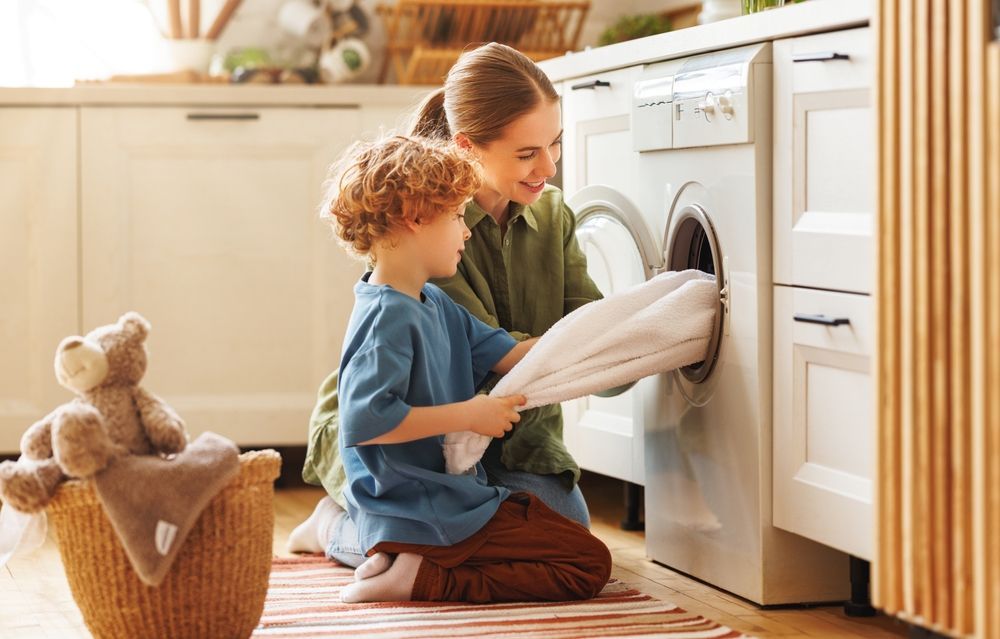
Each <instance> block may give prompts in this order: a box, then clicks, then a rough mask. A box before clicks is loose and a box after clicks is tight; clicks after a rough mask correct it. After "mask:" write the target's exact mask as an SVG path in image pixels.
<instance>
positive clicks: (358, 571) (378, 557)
mask: <svg viewBox="0 0 1000 639" xmlns="http://www.w3.org/2000/svg"><path fill="white" fill-rule="evenodd" d="M390 566H392V557H390V556H389V555H387V554H386V553H384V552H377V553H375V554H374V555H372V556H371V557H368V558H367V559H365V563H363V564H361V565H360V566H358V567H357V568H355V569H354V581H361V580H362V579H370V578H372V577H374V576H375V575H381V574H382V573H383V572H385V571H386V570H389V567H390Z"/></svg>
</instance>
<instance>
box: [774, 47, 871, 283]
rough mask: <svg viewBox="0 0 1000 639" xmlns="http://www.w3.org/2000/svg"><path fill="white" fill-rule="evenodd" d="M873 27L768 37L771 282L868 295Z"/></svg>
mask: <svg viewBox="0 0 1000 639" xmlns="http://www.w3.org/2000/svg"><path fill="white" fill-rule="evenodd" d="M872 37H873V36H872V33H871V31H870V30H869V29H867V28H865V29H853V30H849V31H838V32H834V33H825V34H821V35H815V36H808V37H802V38H792V39H788V40H781V41H778V42H775V43H774V91H775V94H774V97H775V99H774V281H775V282H776V283H779V284H788V285H798V286H810V287H815V288H824V289H831V290H843V291H854V292H860V293H869V292H871V290H872V282H873V274H874V263H875V262H874V259H875V258H874V252H873V240H872V235H873V231H874V210H875V191H874V184H875V177H874V171H875V130H874V112H873V110H872V101H871V100H872V98H871V86H872V82H873V69H874V65H873V61H872V51H873V48H874V43H873V42H872Z"/></svg>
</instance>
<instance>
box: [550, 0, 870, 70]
mask: <svg viewBox="0 0 1000 639" xmlns="http://www.w3.org/2000/svg"><path fill="white" fill-rule="evenodd" d="M873 4H874V3H873V2H872V0H808V1H807V2H802V3H799V4H793V5H787V6H784V7H781V8H780V9H772V10H770V11H764V12H761V13H755V14H751V15H747V16H740V17H738V18H730V19H729V20H720V21H719V22H712V23H709V24H703V25H698V26H695V27H688V28H686V29H679V30H677V31H669V32H667V33H661V34H660V35H655V36H649V37H647V38H640V39H638V40H630V41H628V42H621V43H619V44H612V45H609V46H605V47H599V48H595V49H588V50H586V51H581V52H579V53H568V54H566V55H564V56H561V57H559V58H552V59H550V60H545V61H543V62H541V63H540V66H541V67H542V69H544V70H545V73H547V74H548V76H549V78H551V79H552V80H553V81H554V82H557V81H559V80H565V79H568V78H576V77H580V76H585V75H590V74H592V73H600V72H602V71H610V70H611V69H620V68H623V67H628V66H633V65H636V64H645V63H647V62H656V61H659V60H669V59H671V58H679V57H682V56H688V55H694V54H697V53H705V52H708V51H717V50H720V49H728V48H731V47H739V46H743V45H746V44H754V43H756V42H766V41H769V40H776V39H779V38H787V37H792V36H799V35H806V34H810V33H820V32H823V31H834V30H837V29H847V28H850V27H860V26H864V25H866V24H868V22H869V20H870V19H871V17H872V14H873Z"/></svg>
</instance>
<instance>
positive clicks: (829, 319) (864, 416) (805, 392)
mask: <svg viewBox="0 0 1000 639" xmlns="http://www.w3.org/2000/svg"><path fill="white" fill-rule="evenodd" d="M872 37H873V35H872V33H871V31H870V29H867V28H864V29H852V30H847V31H838V32H832V33H824V34H819V35H814V36H806V37H801V38H791V39H786V40H780V41H777V42H775V43H774V91H775V93H774V103H775V108H774V228H773V232H774V247H773V252H774V282H775V287H774V289H775V290H774V406H773V411H774V435H773V454H774V465H773V478H772V480H773V495H774V510H773V521H774V525H775V526H777V527H779V528H783V529H785V530H788V531H791V532H794V533H797V534H800V535H803V536H805V537H807V538H809V539H813V540H815V541H819V542H821V543H824V544H826V545H828V546H831V547H833V548H837V549H839V550H842V551H844V552H847V553H849V554H851V555H854V556H856V557H860V558H863V559H871V558H872V555H873V546H874V540H875V532H874V523H873V513H874V510H873V502H872V499H873V481H874V470H875V454H874V451H875V419H874V408H875V406H874V381H873V379H872V377H871V372H870V368H871V354H872V353H873V352H874V345H873V340H874V329H873V326H874V310H873V307H874V305H873V303H872V300H871V297H870V296H869V293H870V292H871V291H872V285H873V282H874V280H875V262H874V241H873V223H874V222H873V220H874V210H875V195H874V162H875V153H876V147H875V138H874V113H873V111H872V107H871V87H872V74H873V69H874V64H873V60H872V50H873V44H874V43H873V42H872Z"/></svg>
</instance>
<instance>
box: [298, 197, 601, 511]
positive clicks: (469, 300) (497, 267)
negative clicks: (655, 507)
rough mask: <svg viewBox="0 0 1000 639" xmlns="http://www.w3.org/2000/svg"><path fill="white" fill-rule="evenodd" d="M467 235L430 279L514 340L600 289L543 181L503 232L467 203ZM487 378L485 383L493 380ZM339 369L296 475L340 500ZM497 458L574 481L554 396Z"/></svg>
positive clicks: (563, 209) (324, 389) (559, 202)
mask: <svg viewBox="0 0 1000 639" xmlns="http://www.w3.org/2000/svg"><path fill="white" fill-rule="evenodd" d="M465 223H466V224H467V225H468V226H469V229H470V230H471V231H472V237H470V238H469V241H468V242H466V245H465V253H464V254H463V255H462V261H461V262H460V263H459V265H458V272H457V273H456V274H455V275H454V276H453V277H451V278H448V279H446V280H437V281H434V282H433V283H434V284H436V285H438V286H440V287H441V288H442V289H443V290H444V291H445V292H446V293H447V294H448V295H449V296H450V297H451V298H452V299H453V300H455V301H456V302H457V303H459V304H461V305H462V306H464V307H465V308H466V309H468V310H469V312H471V313H472V314H473V315H475V316H476V317H478V318H479V319H481V320H482V321H483V322H485V323H487V324H489V325H490V326H493V327H502V328H504V329H506V330H507V331H508V332H510V334H511V335H512V336H513V337H514V338H515V339H518V340H524V339H527V338H528V337H536V336H539V335H541V334H542V333H544V332H545V331H547V330H548V329H549V328H550V327H551V326H552V325H553V324H555V323H556V322H557V321H559V320H560V319H562V317H563V316H564V315H566V314H568V313H570V312H572V311H574V310H576V309H577V308H579V307H581V306H583V305H584V304H586V303H587V302H591V301H594V300H597V299H600V298H601V292H600V291H599V290H598V289H597V286H596V285H595V284H594V282H593V281H591V279H590V276H588V275H587V262H586V258H585V257H584V255H583V252H582V251H581V250H580V246H579V245H578V244H577V241H576V221H575V217H574V215H573V212H572V211H571V210H570V209H569V207H567V206H566V204H565V203H564V202H563V195H562V191H560V190H559V189H557V188H555V187H547V188H546V189H545V191H543V193H542V196H541V197H540V198H539V199H538V201H537V202H535V203H534V204H531V205H529V206H523V205H516V204H514V203H511V211H510V216H509V219H508V220H507V224H506V227H507V228H506V232H504V230H502V229H501V227H500V225H499V224H497V222H496V220H495V219H493V218H492V217H491V216H490V215H489V214H487V213H486V211H484V210H483V209H482V208H481V207H480V206H479V205H477V204H476V203H475V202H470V203H469V204H468V205H467V206H466V207H465ZM495 383H496V379H492V380H490V381H489V382H488V383H487V385H486V389H489V388H492V386H493V384H495ZM337 436H338V428H337V372H336V371H334V372H333V373H332V374H331V375H330V376H329V377H328V378H327V379H326V380H325V381H324V382H323V384H322V386H321V387H320V390H319V396H318V398H317V403H316V407H315V408H314V409H313V414H312V417H311V418H310V420H309V443H308V449H307V452H306V461H305V466H304V467H303V469H302V477H303V479H304V480H305V481H306V482H309V483H311V484H317V485H322V486H323V487H324V488H325V489H326V491H327V492H328V493H329V494H330V495H331V496H332V497H333V499H334V500H335V501H337V502H338V503H340V504H341V505H344V498H343V489H344V483H345V481H346V479H345V477H344V469H343V465H342V463H341V461H340V455H339V454H338V450H337ZM501 461H502V462H503V464H504V466H506V467H507V468H508V469H510V470H521V471H526V472H530V473H536V474H545V475H548V474H563V475H565V476H566V477H567V478H571V479H572V481H573V482H575V481H577V480H578V479H579V478H580V467H579V466H577V464H576V462H575V461H573V458H572V457H571V456H570V454H569V452H568V451H567V450H566V447H565V445H564V444H563V441H562V411H561V409H560V407H559V405H558V404H555V405H551V406H542V407H539V408H535V409H532V410H529V411H525V412H523V413H522V414H521V421H520V422H519V423H518V424H517V425H516V426H515V428H514V429H513V431H512V432H511V433H510V434H509V435H508V436H507V438H506V439H505V440H504V444H503V450H502V455H501Z"/></svg>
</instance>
